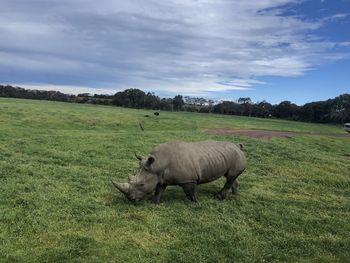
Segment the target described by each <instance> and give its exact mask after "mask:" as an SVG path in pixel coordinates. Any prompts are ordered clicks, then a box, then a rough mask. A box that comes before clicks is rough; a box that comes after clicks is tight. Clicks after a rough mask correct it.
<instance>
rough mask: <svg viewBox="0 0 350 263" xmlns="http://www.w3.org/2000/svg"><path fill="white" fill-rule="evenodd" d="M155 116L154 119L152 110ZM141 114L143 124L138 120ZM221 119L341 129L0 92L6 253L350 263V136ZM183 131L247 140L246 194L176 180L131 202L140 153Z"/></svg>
mask: <svg viewBox="0 0 350 263" xmlns="http://www.w3.org/2000/svg"><path fill="white" fill-rule="evenodd" d="M145 114H150V115H151V117H150V118H145V117H144V115H145ZM139 121H143V122H144V127H145V131H141V130H140V128H139V127H138V122H139ZM213 127H238V128H259V129H271V130H286V131H295V132H297V131H300V132H321V133H322V132H323V133H325V134H326V133H327V134H328V133H335V134H340V133H343V131H342V129H341V127H337V126H330V125H318V124H307V123H299V122H290V121H282V120H266V119H256V118H247V117H235V116H221V115H211V114H195V113H185V112H180V113H171V112H161V113H160V116H159V117H155V116H153V115H152V112H151V111H146V110H133V109H124V108H116V107H107V106H94V105H80V104H68V103H58V102H47V101H31V100H16V99H4V98H0V262H278V261H280V262H350V261H349V258H350V235H349V233H350V221H349V218H350V201H349V198H350V139H349V138H336V137H330V136H326V135H318V136H311V135H295V136H292V137H291V138H273V139H271V140H260V139H255V138H250V137H244V136H232V135H213V134H208V133H207V132H206V129H207V128H213ZM172 139H181V140H187V141H197V140H202V139H217V140H228V141H233V142H242V143H244V144H245V147H246V154H247V157H248V168H247V170H246V172H244V174H243V175H242V176H241V177H240V182H241V194H240V198H235V197H234V196H231V195H230V196H229V197H228V199H227V200H225V201H218V200H216V199H215V198H214V197H213V194H214V193H215V192H216V191H217V190H219V188H220V187H222V185H223V183H224V180H223V179H222V180H218V181H216V182H213V183H210V184H206V185H202V186H199V187H198V189H197V197H198V199H199V202H198V203H191V202H190V201H188V200H187V199H186V198H185V195H184V194H183V192H182V189H181V188H179V187H169V188H168V189H167V190H166V192H165V195H164V198H163V202H162V204H160V205H154V204H153V203H151V202H150V201H149V200H147V201H145V202H143V203H141V204H138V205H132V204H130V203H129V202H128V201H127V200H126V199H125V197H124V196H122V195H121V194H120V193H119V192H117V191H116V190H115V189H113V188H112V186H111V183H110V179H111V178H112V179H115V180H119V181H123V180H126V178H127V174H129V173H134V172H135V171H136V170H137V168H138V163H137V161H136V160H135V158H134V156H133V152H134V151H136V152H138V153H140V154H147V153H148V152H149V151H150V150H151V149H152V148H153V147H154V146H155V145H157V144H159V143H162V142H165V141H168V140H172Z"/></svg>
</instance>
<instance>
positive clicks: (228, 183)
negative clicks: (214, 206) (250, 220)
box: [216, 177, 236, 200]
mask: <svg viewBox="0 0 350 263" xmlns="http://www.w3.org/2000/svg"><path fill="white" fill-rule="evenodd" d="M235 181H236V177H227V180H226V183H225V185H224V187H223V188H222V189H221V190H220V191H219V192H218V193H217V194H216V197H217V198H218V199H219V200H224V199H225V198H226V195H227V192H228V191H229V190H230V189H231V188H232V191H233V187H234V184H235Z"/></svg>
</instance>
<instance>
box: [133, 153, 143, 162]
mask: <svg viewBox="0 0 350 263" xmlns="http://www.w3.org/2000/svg"><path fill="white" fill-rule="evenodd" d="M134 154H135V157H136V158H137V159H138V160H139V161H141V160H142V157H141V156H140V155H137V154H136V152H134Z"/></svg>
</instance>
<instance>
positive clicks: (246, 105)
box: [238, 97, 253, 117]
mask: <svg viewBox="0 0 350 263" xmlns="http://www.w3.org/2000/svg"><path fill="white" fill-rule="evenodd" d="M238 103H239V104H242V105H243V108H242V109H244V110H243V111H242V112H241V115H246V116H249V117H250V116H251V115H252V110H253V106H252V100H251V99H250V98H249V97H246V98H243V97H240V98H239V99H238Z"/></svg>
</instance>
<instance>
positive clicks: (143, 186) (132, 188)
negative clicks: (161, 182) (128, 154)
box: [112, 156, 158, 202]
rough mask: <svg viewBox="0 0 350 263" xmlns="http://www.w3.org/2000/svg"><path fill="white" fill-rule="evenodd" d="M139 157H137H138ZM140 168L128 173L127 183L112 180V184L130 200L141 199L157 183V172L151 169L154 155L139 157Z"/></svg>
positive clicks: (150, 191)
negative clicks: (134, 172) (136, 171)
mask: <svg viewBox="0 0 350 263" xmlns="http://www.w3.org/2000/svg"><path fill="white" fill-rule="evenodd" d="M138 159H139V158H138ZM139 160H140V170H139V172H138V173H137V174H136V175H135V176H132V175H129V177H128V182H127V183H117V182H114V181H112V183H113V185H114V186H115V187H116V188H117V189H118V190H119V191H120V192H122V193H123V194H124V195H125V196H126V198H128V199H129V200H130V201H136V202H137V201H141V200H143V199H144V198H145V197H146V196H147V195H148V194H150V193H152V192H153V191H154V190H155V188H156V186H157V183H158V176H157V174H155V173H153V172H152V170H151V165H152V163H153V162H154V157H153V156H149V157H146V158H141V157H140V159H139Z"/></svg>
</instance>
